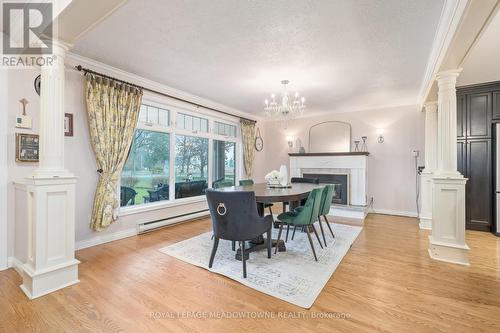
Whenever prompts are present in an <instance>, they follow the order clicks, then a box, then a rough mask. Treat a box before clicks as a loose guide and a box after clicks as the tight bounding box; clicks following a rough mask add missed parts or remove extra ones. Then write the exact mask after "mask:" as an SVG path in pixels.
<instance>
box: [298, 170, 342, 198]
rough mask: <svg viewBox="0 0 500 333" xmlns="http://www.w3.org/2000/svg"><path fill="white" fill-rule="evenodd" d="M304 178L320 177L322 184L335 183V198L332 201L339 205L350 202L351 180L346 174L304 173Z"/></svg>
mask: <svg viewBox="0 0 500 333" xmlns="http://www.w3.org/2000/svg"><path fill="white" fill-rule="evenodd" d="M302 177H304V178H318V179H319V183H320V184H332V185H333V189H334V190H333V199H332V203H334V204H338V205H348V204H349V200H348V198H349V182H348V176H347V175H346V174H316V173H304V174H303V175H302Z"/></svg>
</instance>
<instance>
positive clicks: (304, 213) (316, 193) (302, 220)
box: [275, 188, 323, 261]
mask: <svg viewBox="0 0 500 333" xmlns="http://www.w3.org/2000/svg"><path fill="white" fill-rule="evenodd" d="M322 195H323V188H316V189H314V190H312V191H311V193H310V194H309V197H308V198H307V201H306V203H305V205H304V206H302V208H301V209H299V210H294V211H292V212H285V213H281V214H280V215H278V220H279V221H280V222H283V223H286V224H288V225H291V226H294V227H297V226H298V227H304V229H305V232H306V233H307V238H309V244H311V249H312V252H313V255H314V260H316V261H318V257H317V256H316V251H315V250H314V244H313V241H312V238H311V229H312V231H313V232H314V234H315V235H316V239H317V240H318V243H319V245H320V246H321V248H323V245H322V244H321V241H320V239H319V236H318V232H317V231H316V228H314V222H316V221H317V220H318V216H319V209H320V206H321V197H322ZM283 223H281V224H280V229H279V231H278V240H277V241H278V242H279V240H280V238H281V233H282V231H283ZM276 250H277V248H276ZM276 250H275V253H276Z"/></svg>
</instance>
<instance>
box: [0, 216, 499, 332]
mask: <svg viewBox="0 0 500 333" xmlns="http://www.w3.org/2000/svg"><path fill="white" fill-rule="evenodd" d="M208 230H210V221H209V220H208V219H204V220H198V221H193V222H188V223H184V224H180V225H176V226H173V227H169V228H165V229H162V230H159V231H155V232H152V233H149V234H145V235H140V236H137V237H131V238H127V239H124V240H120V241H115V242H112V243H108V244H104V245H100V246H96V247H93V248H89V249H85V250H81V251H78V252H77V258H78V259H79V260H81V262H82V263H81V265H80V280H81V282H80V283H79V284H78V285H75V286H72V287H68V288H66V289H64V290H60V291H58V292H55V293H53V294H50V295H47V296H45V297H42V298H39V299H36V300H34V301H28V300H27V299H26V297H25V296H24V294H23V293H22V291H21V290H20V289H19V287H18V286H19V284H20V283H21V278H20V277H19V275H18V274H17V273H16V272H15V271H14V270H13V269H9V270H7V271H3V272H0V299H1V301H0V331H1V332H25V331H37V332H59V331H61V332H75V331H79V332H84V331H87V332H119V331H122V332H153V331H157V332H159V331H162V332H229V331H231V332H244V331H254V332H264V331H266V332H298V331H300V332H337V331H338V332H372V331H382V332H481V331H488V332H495V331H496V332H499V331H500V239H499V238H496V237H494V236H493V235H491V234H489V233H482V232H475V231H471V232H467V242H468V245H469V246H470V247H471V251H470V261H471V266H470V267H463V266H458V265H452V264H446V263H442V262H437V261H433V260H431V259H429V256H428V255H427V246H428V240H427V236H428V234H429V232H427V231H421V230H419V229H418V222H417V220H416V219H413V218H403V217H393V216H384V215H369V216H368V218H367V220H366V223H365V228H364V230H363V231H362V233H361V234H360V236H359V237H358V239H357V240H356V242H355V243H354V245H353V246H352V249H351V250H350V251H349V253H348V254H347V255H346V257H345V258H344V260H343V261H342V263H341V264H340V266H339V267H338V269H337V271H336V272H335V273H334V274H333V276H332V278H331V279H330V281H329V282H328V284H327V285H326V286H325V288H324V289H323V291H322V293H321V294H320V296H319V297H318V299H317V300H316V302H315V303H314V305H313V307H312V308H311V309H310V310H304V309H302V308H299V307H297V306H294V305H291V304H288V303H286V302H283V301H281V300H279V299H276V298H273V297H271V296H268V295H265V294H262V293H259V292H257V291H255V290H252V289H250V288H248V287H245V286H243V285H241V284H239V283H237V282H234V281H232V280H230V279H228V278H226V277H223V276H220V275H216V274H212V273H210V272H208V271H206V270H204V269H201V268H198V267H195V266H192V265H189V264H187V263H184V262H182V261H179V260H177V259H174V258H172V257H169V256H168V255H165V254H163V253H161V252H159V251H158V249H159V248H161V247H163V246H166V245H168V244H172V243H175V242H178V241H180V240H183V239H186V238H190V237H192V236H195V235H197V234H200V233H202V232H206V231H208ZM196 311H199V313H195V312H196ZM238 311H243V312H244V313H246V314H248V315H250V314H251V313H252V312H253V311H268V313H267V314H266V313H265V312H262V314H263V315H267V316H270V315H271V314H270V313H273V314H274V315H275V316H276V318H273V319H269V318H267V319H258V318H229V319H214V318H193V317H190V314H193V315H194V314H198V315H199V316H200V317H204V316H209V315H210V313H217V312H218V313H219V314H220V315H222V314H226V315H233V316H235V313H236V312H238ZM233 312H235V313H233ZM323 312H325V313H323ZM334 312H338V313H343V314H344V315H345V316H346V317H344V318H343V319H335V318H332V316H331V313H334ZM174 313H178V315H177V316H176V315H174ZM322 313H323V315H326V316H329V317H330V318H319V319H318V318H313V317H314V316H317V315H320V314H322ZM328 313H330V315H329V314H328ZM162 316H163V317H162ZM179 316H180V318H179ZM182 316H184V317H182ZM278 316H281V317H280V318H278ZM171 317H176V318H171ZM283 317H288V318H283Z"/></svg>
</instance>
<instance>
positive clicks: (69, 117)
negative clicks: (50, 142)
mask: <svg viewBox="0 0 500 333" xmlns="http://www.w3.org/2000/svg"><path fill="white" fill-rule="evenodd" d="M64 136H73V114H72V113H65V114H64Z"/></svg>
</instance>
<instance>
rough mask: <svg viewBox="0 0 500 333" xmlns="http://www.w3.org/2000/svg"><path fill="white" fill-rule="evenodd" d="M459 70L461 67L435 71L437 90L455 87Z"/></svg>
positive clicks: (460, 70)
mask: <svg viewBox="0 0 500 333" xmlns="http://www.w3.org/2000/svg"><path fill="white" fill-rule="evenodd" d="M461 72H462V68H457V69H450V70H447V71H442V72H439V73H437V75H436V81H437V83H438V87H439V91H443V90H445V89H456V87H455V86H456V83H457V77H458V76H459V75H460V73H461ZM438 93H439V92H438Z"/></svg>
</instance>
